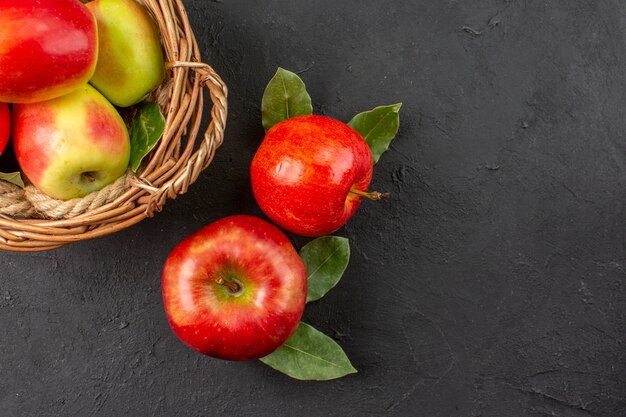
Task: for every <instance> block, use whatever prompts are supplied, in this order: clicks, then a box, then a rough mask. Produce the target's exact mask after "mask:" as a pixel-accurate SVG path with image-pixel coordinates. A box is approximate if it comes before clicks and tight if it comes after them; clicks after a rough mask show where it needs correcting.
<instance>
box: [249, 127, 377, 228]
mask: <svg viewBox="0 0 626 417" xmlns="http://www.w3.org/2000/svg"><path fill="white" fill-rule="evenodd" d="M372 172H373V159H372V153H371V151H370V149H369V146H368V145H367V142H365V140H364V139H363V137H362V136H361V135H360V134H359V133H357V131H355V130H354V129H352V128H351V127H350V126H348V125H347V124H345V123H342V122H340V121H338V120H335V119H332V118H330V117H325V116H317V115H310V116H298V117H293V118H290V119H287V120H284V121H282V122H280V123H278V124H276V125H274V126H273V127H272V128H271V129H270V130H268V132H267V134H266V136H265V138H264V139H263V142H262V143H261V146H260V147H259V149H258V150H257V152H256V154H255V156H254V158H253V160H252V164H251V167H250V175H251V180H252V190H253V192H254V196H255V198H256V201H257V202H258V203H259V206H260V207H261V209H262V210H263V211H264V212H265V214H266V215H267V216H268V217H269V218H270V219H272V220H273V221H274V222H275V223H276V224H278V225H279V226H281V227H282V228H284V229H286V230H289V231H290V232H293V233H296V234H299V235H302V236H322V235H325V234H329V233H332V232H334V231H335V230H337V229H338V228H340V227H341V226H342V225H343V224H344V223H346V222H347V221H348V219H349V218H350V217H351V216H352V215H353V214H354V213H355V211H356V210H357V208H358V207H359V204H360V203H361V200H362V198H370V199H379V198H381V197H382V196H383V195H382V194H380V193H368V192H367V188H368V187H369V184H370V181H371V179H372Z"/></svg>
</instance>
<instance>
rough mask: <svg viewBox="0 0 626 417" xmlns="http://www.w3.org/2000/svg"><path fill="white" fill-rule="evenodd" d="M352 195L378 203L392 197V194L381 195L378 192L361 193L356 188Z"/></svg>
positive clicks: (352, 189) (352, 190)
mask: <svg viewBox="0 0 626 417" xmlns="http://www.w3.org/2000/svg"><path fill="white" fill-rule="evenodd" d="M350 192H351V193H352V194H356V195H358V196H359V197H363V198H367V199H368V200H372V201H378V200H382V199H383V198H387V197H389V196H390V195H391V193H379V192H378V191H361V190H357V189H354V188H351V189H350Z"/></svg>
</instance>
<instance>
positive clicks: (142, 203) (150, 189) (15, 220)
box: [0, 0, 227, 251]
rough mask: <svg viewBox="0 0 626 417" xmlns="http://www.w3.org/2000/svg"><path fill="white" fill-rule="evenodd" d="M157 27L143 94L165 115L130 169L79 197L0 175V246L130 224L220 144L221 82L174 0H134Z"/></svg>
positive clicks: (184, 185) (57, 240)
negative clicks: (206, 98)
mask: <svg viewBox="0 0 626 417" xmlns="http://www.w3.org/2000/svg"><path fill="white" fill-rule="evenodd" d="M138 1H139V2H140V3H142V4H143V5H144V6H145V7H146V9H147V10H148V11H149V12H150V14H151V15H152V16H153V17H154V19H155V21H156V22H157V25H158V26H159V28H160V30H161V35H162V36H161V38H162V43H163V48H164V52H165V59H166V61H167V68H168V71H167V77H166V80H165V81H164V82H163V84H162V85H161V86H160V87H159V88H158V89H157V91H155V92H154V93H153V94H152V97H151V98H150V99H151V100H153V101H156V102H157V103H159V105H160V107H161V111H162V112H163V115H164V116H165V119H166V122H165V131H164V133H163V137H162V138H161V140H160V142H159V144H158V145H157V147H156V148H155V149H154V150H153V151H152V152H151V154H150V155H149V156H148V157H146V158H145V159H144V162H143V164H142V168H140V170H139V172H138V173H136V174H135V173H131V172H129V173H128V174H127V175H126V176H124V177H122V178H120V179H118V180H117V181H116V182H115V183H113V184H111V185H109V186H107V187H105V188H104V189H102V190H100V191H98V192H95V193H92V194H90V195H88V196H86V197H84V198H80V199H74V200H69V201H61V200H56V199H53V198H51V197H49V196H47V195H45V194H43V193H41V192H40V191H39V190H38V189H37V188H35V187H34V186H32V185H27V186H26V187H25V188H24V189H21V188H18V187H16V186H14V185H12V184H10V183H7V182H4V181H0V249H4V250H12V251H38V250H48V249H54V248H57V247H59V246H63V245H65V244H68V243H71V242H76V241H80V240H85V239H92V238H96V237H101V236H104V235H107V234H110V233H114V232H116V231H119V230H122V229H125V228H127V227H129V226H132V225H134V224H136V223H138V222H139V221H141V220H143V219H145V218H146V217H151V216H152V215H153V214H154V212H156V211H160V210H161V209H162V207H163V205H164V204H165V203H166V201H167V200H168V199H170V198H172V199H173V198H176V196H178V195H179V194H184V193H185V192H186V191H187V189H188V187H189V185H190V184H192V183H194V182H195V181H196V179H197V178H198V176H199V175H200V172H202V170H204V169H205V168H206V167H207V166H208V165H209V164H210V163H211V161H212V159H213V156H214V155H215V151H216V149H217V148H218V147H219V146H220V145H221V144H222V141H223V138H224V128H225V126H226V115H227V103H226V97H227V88H226V86H225V84H224V82H223V81H222V80H221V79H220V77H219V76H218V75H217V74H216V73H215V71H213V69H212V68H211V67H210V66H209V65H207V64H205V63H202V62H201V58H200V51H199V49H198V44H197V42H196V39H195V36H194V34H193V32H192V30H191V27H190V25H189V19H188V18H187V13H186V11H185V7H184V6H183V3H182V0H138ZM204 87H206V88H207V89H208V91H209V94H210V98H211V101H212V109H211V114H210V115H211V120H210V123H209V125H208V128H207V130H206V132H204V135H203V136H202V137H201V138H200V142H199V143H198V136H199V130H200V124H201V122H202V110H203V88H204Z"/></svg>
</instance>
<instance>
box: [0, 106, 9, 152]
mask: <svg viewBox="0 0 626 417" xmlns="http://www.w3.org/2000/svg"><path fill="white" fill-rule="evenodd" d="M9 136H11V112H10V111H9V105H8V104H6V103H0V155H2V152H4V149H5V148H6V147H7V143H9Z"/></svg>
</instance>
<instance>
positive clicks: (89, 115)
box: [13, 84, 130, 200]
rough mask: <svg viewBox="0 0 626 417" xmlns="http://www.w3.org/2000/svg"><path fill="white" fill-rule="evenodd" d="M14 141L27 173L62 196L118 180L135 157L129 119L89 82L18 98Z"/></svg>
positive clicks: (76, 194)
mask: <svg viewBox="0 0 626 417" xmlns="http://www.w3.org/2000/svg"><path fill="white" fill-rule="evenodd" d="M13 147H14V149H15V155H16V157H17V161H18V163H19V165H20V168H21V169H22V172H23V173H24V174H25V175H26V177H27V178H28V179H29V180H30V181H31V182H32V183H33V184H34V185H35V186H37V187H38V188H39V189H40V190H42V191H43V192H45V193H46V194H48V195H50V196H52V197H55V198H59V199H63V200H67V199H70V198H75V197H83V196H85V195H87V194H89V193H90V192H93V191H97V190H99V189H100V188H102V187H104V186H105V185H107V184H110V183H112V182H114V181H115V180H116V179H117V178H119V177H120V176H121V175H122V174H124V173H125V172H126V169H127V167H128V161H129V158H130V140H129V136H128V130H127V129H126V125H125V124H124V121H123V120H122V118H121V117H120V115H119V113H118V112H117V110H116V109H115V107H113V105H112V104H111V103H109V102H108V101H107V100H106V99H105V98H104V97H103V96H102V94H100V93H99V92H98V91H96V90H95V89H94V88H93V87H91V86H90V85H89V84H84V85H83V86H82V87H80V88H78V89H76V90H74V91H73V92H71V93H69V94H66V95H64V96H62V97H59V98H55V99H52V100H48V101H42V102H38V103H29V104H15V105H14V106H13Z"/></svg>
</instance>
